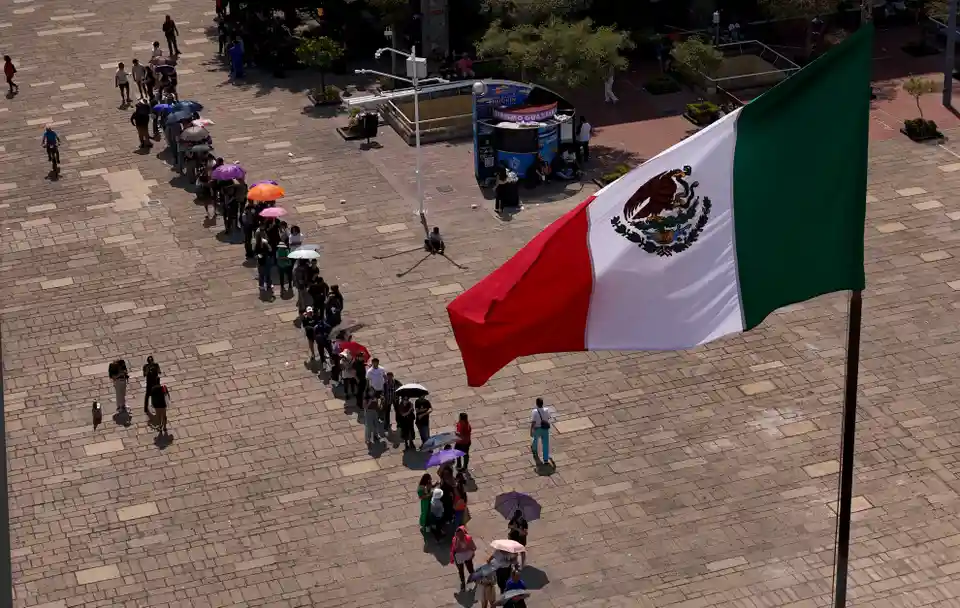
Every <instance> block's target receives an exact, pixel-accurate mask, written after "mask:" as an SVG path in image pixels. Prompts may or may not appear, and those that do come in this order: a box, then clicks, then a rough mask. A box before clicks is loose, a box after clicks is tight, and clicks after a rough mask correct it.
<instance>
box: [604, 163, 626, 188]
mask: <svg viewBox="0 0 960 608" xmlns="http://www.w3.org/2000/svg"><path fill="white" fill-rule="evenodd" d="M630 171H631V167H630V166H628V165H619V166H618V167H616V168H615V169H614V170H613V171H611V172H610V173H605V174H604V175H602V176H600V181H601V182H603V184H604V185H607V184H609V183H611V182H615V181H617V180H618V179H620V178H621V177H623V176H624V175H626V174H627V173H630Z"/></svg>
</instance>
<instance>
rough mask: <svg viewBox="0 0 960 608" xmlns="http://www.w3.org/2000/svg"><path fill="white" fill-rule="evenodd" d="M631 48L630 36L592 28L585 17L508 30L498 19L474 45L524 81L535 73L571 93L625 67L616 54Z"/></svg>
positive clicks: (480, 51)
mask: <svg viewBox="0 0 960 608" xmlns="http://www.w3.org/2000/svg"><path fill="white" fill-rule="evenodd" d="M631 48H633V42H631V41H630V37H629V35H628V34H626V33H624V32H621V31H618V30H616V29H614V28H612V27H594V25H593V22H592V21H590V20H589V19H584V20H582V21H577V22H575V23H567V22H566V21H563V20H561V19H557V18H551V19H550V20H549V21H548V22H547V23H545V24H543V25H539V26H534V25H518V26H515V27H512V28H508V29H505V28H504V27H503V24H502V23H501V22H500V21H496V22H494V23H493V25H491V26H490V29H489V30H487V33H486V34H484V36H483V39H482V40H481V41H480V42H479V43H477V53H478V55H479V56H480V57H483V58H486V57H492V58H498V59H501V60H502V61H503V62H504V65H505V66H506V67H507V68H509V69H513V70H515V71H518V72H520V78H521V79H523V80H527V78H528V77H530V76H533V75H536V76H535V78H536V80H538V81H541V82H542V83H544V84H552V85H558V86H560V87H566V88H571V89H573V88H577V87H581V86H583V85H586V84H591V83H596V82H601V81H603V80H604V79H605V78H606V77H607V74H608V73H609V72H610V70H611V69H613V70H624V69H626V67H627V60H626V59H625V58H623V57H621V56H620V51H625V50H629V49H631Z"/></svg>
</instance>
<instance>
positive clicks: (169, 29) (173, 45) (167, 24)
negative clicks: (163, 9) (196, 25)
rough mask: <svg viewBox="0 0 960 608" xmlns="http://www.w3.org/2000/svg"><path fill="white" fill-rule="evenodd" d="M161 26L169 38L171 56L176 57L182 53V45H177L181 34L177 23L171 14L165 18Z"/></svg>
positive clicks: (168, 46)
mask: <svg viewBox="0 0 960 608" xmlns="http://www.w3.org/2000/svg"><path fill="white" fill-rule="evenodd" d="M161 27H162V29H163V35H164V37H165V38H166V39H167V50H169V51H170V57H171V58H172V57H176V56H177V55H179V54H180V47H178V46H177V36H179V35H180V30H178V29H177V24H176V23H174V22H173V19H171V18H170V15H167V16H166V17H165V18H164V20H163V25H162V26H161Z"/></svg>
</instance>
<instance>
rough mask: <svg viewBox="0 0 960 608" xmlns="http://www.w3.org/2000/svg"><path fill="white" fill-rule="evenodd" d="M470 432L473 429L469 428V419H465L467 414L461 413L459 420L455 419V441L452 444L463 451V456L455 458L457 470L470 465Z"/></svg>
mask: <svg viewBox="0 0 960 608" xmlns="http://www.w3.org/2000/svg"><path fill="white" fill-rule="evenodd" d="M472 432H473V429H472V428H470V421H468V420H467V415H466V414H464V413H461V414H460V420H458V421H457V429H456V433H457V443H456V444H455V445H454V446H453V447H454V449H457V450H460V451H461V452H463V458H457V470H458V471H466V470H467V467H469V466H470V434H471V433H472ZM461 461H462V462H461Z"/></svg>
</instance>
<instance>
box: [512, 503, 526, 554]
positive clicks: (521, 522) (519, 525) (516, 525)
mask: <svg viewBox="0 0 960 608" xmlns="http://www.w3.org/2000/svg"><path fill="white" fill-rule="evenodd" d="M529 527H530V526H529V524H527V518H526V517H524V516H523V511H521V510H520V509H517V510H516V511H514V512H513V517H511V518H510V521H508V522H507V538H508V539H509V540H513V541H516V542H518V543H520V544H521V545H523V546H524V547H526V546H527V531H528V530H529Z"/></svg>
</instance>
